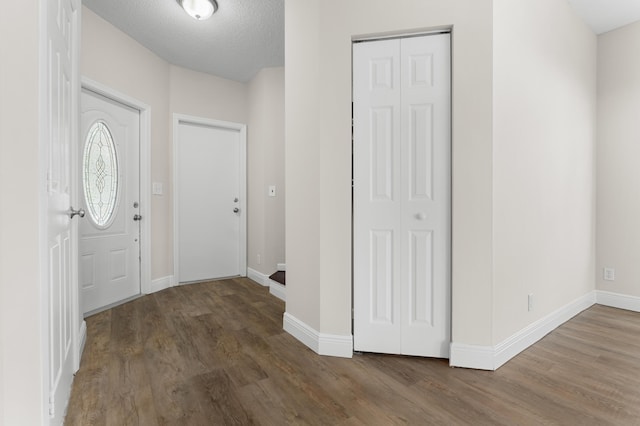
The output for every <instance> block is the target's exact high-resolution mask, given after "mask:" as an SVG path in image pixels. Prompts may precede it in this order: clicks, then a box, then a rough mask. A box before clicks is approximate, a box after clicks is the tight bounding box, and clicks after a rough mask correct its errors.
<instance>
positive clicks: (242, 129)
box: [172, 113, 248, 285]
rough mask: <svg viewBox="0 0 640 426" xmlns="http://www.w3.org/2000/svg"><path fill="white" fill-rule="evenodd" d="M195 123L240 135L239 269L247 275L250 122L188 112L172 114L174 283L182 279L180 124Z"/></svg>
mask: <svg viewBox="0 0 640 426" xmlns="http://www.w3.org/2000/svg"><path fill="white" fill-rule="evenodd" d="M181 123H184V124H195V125H199V126H206V127H217V128H222V129H227V130H234V131H237V132H238V133H239V138H240V141H239V142H240V170H239V175H240V176H238V182H239V186H240V191H239V192H240V194H239V198H240V201H239V203H238V207H239V208H240V231H239V236H238V237H239V239H240V241H239V248H240V259H239V269H240V271H239V272H240V276H243V277H246V276H247V214H246V212H247V204H248V203H247V125H246V124H244V123H235V122H232V121H222V120H215V119H211V118H204V117H196V116H192V115H186V114H178V113H174V114H173V120H172V124H173V277H174V279H173V285H179V281H180V262H179V254H180V253H179V243H180V232H179V230H178V223H179V208H178V207H179V205H180V191H179V190H178V167H179V166H178V160H179V158H178V156H179V153H178V139H179V127H180V124H181Z"/></svg>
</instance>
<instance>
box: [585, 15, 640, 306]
mask: <svg viewBox="0 0 640 426" xmlns="http://www.w3.org/2000/svg"><path fill="white" fill-rule="evenodd" d="M639 117H640V22H636V23H634V24H630V25H627V26H625V27H622V28H620V29H617V30H614V31H610V32H608V33H605V34H602V35H600V36H599V37H598V149H597V160H598V189H597V193H598V208H597V220H598V226H597V229H598V236H597V241H598V253H597V263H596V266H597V267H596V283H597V288H598V290H602V291H608V292H613V293H619V294H623V295H627V296H632V297H640V226H639V225H638V223H639V222H640V167H639V166H638V165H639V164H640V118H639ZM604 267H610V268H614V269H615V281H605V280H604V279H603V268H604Z"/></svg>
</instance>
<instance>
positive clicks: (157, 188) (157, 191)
mask: <svg viewBox="0 0 640 426" xmlns="http://www.w3.org/2000/svg"><path fill="white" fill-rule="evenodd" d="M151 193H152V194H153V195H162V183H161V182H153V188H152V189H151Z"/></svg>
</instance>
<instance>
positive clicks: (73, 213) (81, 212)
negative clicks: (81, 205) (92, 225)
mask: <svg viewBox="0 0 640 426" xmlns="http://www.w3.org/2000/svg"><path fill="white" fill-rule="evenodd" d="M68 214H69V217H70V218H71V219H73V217H74V216H76V215H78V216H80V217H84V209H78V210H74V209H73V207H69V211H68Z"/></svg>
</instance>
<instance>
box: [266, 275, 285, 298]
mask: <svg viewBox="0 0 640 426" xmlns="http://www.w3.org/2000/svg"><path fill="white" fill-rule="evenodd" d="M269 293H271V294H273V295H274V296H275V297H277V298H278V299H280V300H282V301H284V302H286V301H287V288H286V287H285V286H283V285H282V284H280V283H279V282H277V281H274V280H272V279H269Z"/></svg>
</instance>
